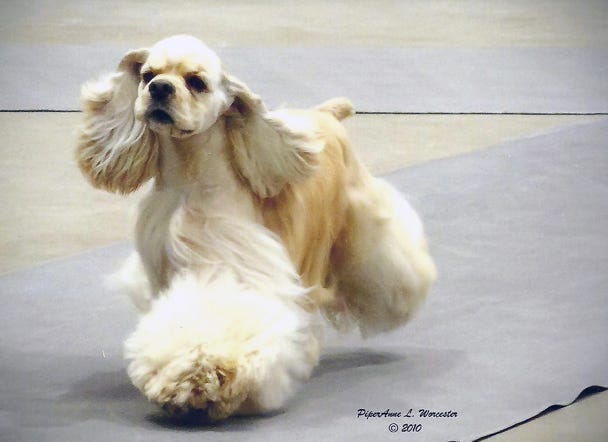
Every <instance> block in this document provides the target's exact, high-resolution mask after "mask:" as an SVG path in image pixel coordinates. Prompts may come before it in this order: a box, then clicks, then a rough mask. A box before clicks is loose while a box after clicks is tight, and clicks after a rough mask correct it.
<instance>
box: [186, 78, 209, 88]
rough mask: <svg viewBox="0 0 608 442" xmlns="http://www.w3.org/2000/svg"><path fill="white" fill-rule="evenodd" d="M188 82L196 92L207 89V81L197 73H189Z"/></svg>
mask: <svg viewBox="0 0 608 442" xmlns="http://www.w3.org/2000/svg"><path fill="white" fill-rule="evenodd" d="M186 84H187V85H188V87H189V88H190V89H192V90H193V91H195V92H205V91H206V90H207V85H206V84H205V82H204V81H203V80H202V79H201V77H198V76H196V75H189V76H188V77H186Z"/></svg>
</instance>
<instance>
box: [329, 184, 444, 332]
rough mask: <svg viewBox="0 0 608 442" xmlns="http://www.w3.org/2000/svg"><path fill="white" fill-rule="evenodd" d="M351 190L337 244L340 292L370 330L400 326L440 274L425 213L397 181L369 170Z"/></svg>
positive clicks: (354, 315) (361, 324) (363, 328)
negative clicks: (427, 235) (399, 188)
mask: <svg viewBox="0 0 608 442" xmlns="http://www.w3.org/2000/svg"><path fill="white" fill-rule="evenodd" d="M364 178H365V179H364V180H362V182H361V183H360V184H359V185H356V186H353V187H351V188H350V189H349V190H348V192H349V199H350V216H349V219H348V222H347V224H346V227H345V229H344V231H343V232H342V235H341V237H340V239H339V241H338V242H337V244H336V246H335V254H334V255H335V256H334V271H335V274H336V276H337V285H338V292H339V297H338V299H340V300H341V302H342V305H343V306H345V308H346V310H347V313H348V314H349V315H350V316H352V318H353V319H354V320H355V321H356V322H357V323H358V325H359V327H360V329H361V333H362V334H363V335H364V336H366V335H370V334H373V333H376V332H385V331H389V330H391V329H393V328H396V327H398V326H400V325H402V324H403V323H405V322H406V321H407V320H408V319H410V318H411V316H412V315H413V313H415V312H416V311H417V309H418V308H419V307H420V305H421V304H422V302H423V300H424V299H425V297H426V295H427V292H428V290H429V287H430V286H431V284H432V283H433V282H434V280H435V277H436V271H435V265H434V263H433V260H432V259H431V257H430V255H429V253H428V249H427V244H426V239H425V236H424V231H423V227H422V223H421V221H420V218H419V217H418V215H417V213H416V212H415V211H414V209H413V208H412V207H411V206H410V205H409V203H408V202H407V201H406V200H405V198H404V197H403V196H401V195H400V194H399V193H398V192H397V191H396V190H395V189H394V188H393V187H392V186H390V185H389V184H388V183H386V182H385V181H383V180H381V179H377V178H372V177H370V176H366V177H364Z"/></svg>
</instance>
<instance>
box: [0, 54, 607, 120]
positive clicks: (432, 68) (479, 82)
mask: <svg viewBox="0 0 608 442" xmlns="http://www.w3.org/2000/svg"><path fill="white" fill-rule="evenodd" d="M127 49H129V48H128V47H123V46H116V45H114V46H113V45H83V46H78V45H26V44H12V45H8V44H4V45H0V59H1V60H2V63H1V64H0V78H2V82H1V83H0V109H5V110H15V109H29V110H32V109H51V110H74V109H78V108H79V104H78V94H79V90H80V85H81V84H82V83H83V82H84V81H86V80H88V79H90V78H92V77H95V76H97V75H98V74H100V73H101V72H108V71H110V70H112V69H113V68H114V67H115V66H116V65H117V63H118V61H119V60H120V58H121V56H122V55H123V54H124V52H125V51H126V50H127ZM218 52H219V54H220V56H221V57H222V59H223V61H224V63H225V65H226V67H227V69H229V70H230V71H232V72H233V73H234V74H236V75H238V76H239V77H241V78H242V79H243V80H244V81H246V82H247V83H248V84H249V86H250V87H251V88H252V90H254V91H256V92H258V93H259V94H260V95H262V97H263V98H264V99H265V101H266V102H267V103H268V105H269V106H271V107H275V106H278V105H283V104H285V105H288V106H298V107H300V106H311V105H315V104H317V103H319V102H321V101H323V100H326V99H327V98H329V97H333V96H337V95H345V96H347V97H349V98H351V100H352V101H353V102H354V104H355V106H356V108H357V110H359V111H365V112H378V111H383V112H526V113H530V112H531V113H534V112H537V113H543V112H544V113H600V112H608V82H606V81H605V79H606V78H607V77H608V51H606V50H603V49H583V48H499V49H479V48H477V49H465V48H409V49H407V48H373V49H369V48H367V49H363V48H362V49H353V48H342V49H332V48H261V47H257V48H256V47H252V48H244V47H225V48H219V49H218Z"/></svg>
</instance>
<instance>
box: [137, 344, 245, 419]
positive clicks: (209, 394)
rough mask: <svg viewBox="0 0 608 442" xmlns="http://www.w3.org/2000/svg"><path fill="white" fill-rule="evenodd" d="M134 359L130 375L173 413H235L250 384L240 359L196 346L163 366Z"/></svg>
mask: <svg viewBox="0 0 608 442" xmlns="http://www.w3.org/2000/svg"><path fill="white" fill-rule="evenodd" d="M146 365H147V364H146V361H145V360H137V359H136V360H133V361H132V362H131V364H130V366H129V375H130V376H131V379H132V380H133V382H134V384H135V385H136V387H138V388H139V389H140V390H141V391H142V393H143V394H144V395H145V396H146V397H147V398H148V400H150V401H151V402H154V403H156V404H158V405H160V406H161V407H162V408H163V409H164V410H166V411H167V412H169V413H170V414H171V415H174V416H180V415H184V414H186V413H188V412H189V411H192V410H203V411H205V413H206V414H207V416H208V417H209V418H210V419H212V420H219V419H224V418H227V417H228V416H230V415H232V414H234V412H235V411H237V409H238V408H239V406H240V405H241V404H242V403H243V401H244V400H245V399H246V398H247V394H248V391H249V389H250V388H248V383H247V382H246V381H245V379H243V378H244V376H243V375H242V370H239V368H238V366H237V362H236V361H231V360H229V359H226V358H222V357H218V356H212V355H209V354H206V353H205V351H204V349H202V348H193V349H191V350H189V351H184V352H182V353H181V354H179V355H176V356H175V357H174V358H172V360H170V361H168V362H167V363H166V365H164V366H162V367H152V366H146Z"/></svg>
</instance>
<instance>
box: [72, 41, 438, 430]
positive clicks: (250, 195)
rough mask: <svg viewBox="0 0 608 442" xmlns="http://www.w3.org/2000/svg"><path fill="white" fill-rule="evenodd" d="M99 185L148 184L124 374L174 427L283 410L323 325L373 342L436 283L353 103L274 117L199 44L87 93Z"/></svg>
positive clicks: (164, 50) (89, 157) (86, 146)
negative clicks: (375, 162) (364, 139)
mask: <svg viewBox="0 0 608 442" xmlns="http://www.w3.org/2000/svg"><path fill="white" fill-rule="evenodd" d="M82 101H83V110H84V123H83V125H82V127H81V130H80V136H79V140H78V145H77V149H76V159H77V162H78V166H79V167H80V169H81V171H82V172H83V174H84V175H85V177H86V178H87V179H88V180H89V182H90V183H91V184H92V185H93V186H95V187H97V188H101V189H105V190H107V191H110V192H116V193H120V194H127V193H130V192H133V191H134V190H136V189H137V188H139V187H140V186H142V185H143V184H144V183H145V182H147V181H148V180H153V184H152V185H151V186H150V190H149V192H148V194H147V196H146V197H145V198H144V199H143V201H142V202H141V204H140V207H139V212H138V220H137V224H136V233H135V248H136V252H134V254H133V255H132V256H131V257H129V259H128V260H127V262H126V263H125V265H124V266H123V268H122V270H120V271H119V272H118V273H117V274H116V275H115V276H114V277H113V278H112V280H113V281H114V282H115V283H116V284H119V285H120V286H121V289H122V290H124V291H125V292H127V293H128V294H129V295H130V296H131V298H132V299H133V301H134V303H135V304H136V306H137V307H138V308H139V309H140V310H141V317H140V319H139V323H138V325H137V327H136V329H135V331H134V332H133V334H132V335H131V336H130V337H129V338H128V339H127V341H126V343H125V356H126V358H127V359H128V361H129V365H128V374H129V376H130V378H131V380H132V382H133V384H134V385H135V386H136V387H137V388H138V389H139V390H140V391H141V392H142V393H143V394H144V395H145V396H146V397H147V398H148V399H149V400H150V401H153V402H154V403H157V404H159V405H161V406H162V407H163V408H165V409H167V410H168V411H169V412H172V413H182V412H186V411H190V410H203V413H204V414H206V415H207V416H208V417H209V418H211V419H223V418H226V417H228V416H231V415H234V414H257V413H265V412H269V411H272V410H277V409H279V408H281V407H282V406H283V405H284V404H285V403H286V401H287V400H288V399H289V398H290V397H291V396H292V395H293V393H294V391H295V390H296V389H297V388H298V386H299V385H301V384H302V383H303V382H304V381H305V380H306V379H307V378H308V377H309V376H310V374H311V372H312V370H313V368H314V367H315V366H316V365H317V363H318V361H319V353H320V340H321V336H320V329H321V327H320V325H319V321H318V318H319V317H325V318H326V319H328V320H329V322H330V323H332V324H333V325H334V326H336V327H338V328H340V329H344V328H347V327H349V326H354V327H358V328H359V329H360V331H361V333H362V334H363V335H364V336H366V335H369V334H372V333H376V332H385V331H389V330H392V329H394V328H396V327H398V326H400V325H402V324H403V323H405V322H406V321H407V320H408V319H410V318H411V317H412V315H413V314H414V313H415V312H416V310H417V309H418V308H419V307H420V305H421V303H422V302H423V300H424V299H425V297H426V294H427V291H428V290H429V287H430V286H431V284H432V283H433V281H434V279H435V267H434V264H433V261H432V259H431V257H430V256H429V253H428V250H427V245H426V240H425V236H424V232H423V227H422V223H421V221H420V219H419V217H418V215H417V214H416V212H415V211H414V210H413V209H412V208H411V207H410V205H409V204H408V203H407V202H406V201H405V199H404V198H403V197H402V196H401V195H400V194H399V193H397V191H396V190H395V189H393V188H392V187H391V186H390V185H389V184H387V183H386V182H385V181H383V180H381V179H378V178H374V177H372V176H371V175H370V174H369V172H368V171H367V170H366V169H365V167H364V166H363V165H362V164H361V162H360V161H359V160H358V159H357V156H356V155H355V153H354V152H353V150H352V149H351V147H350V145H349V141H348V138H347V135H346V132H345V129H344V127H343V126H342V124H341V123H340V120H342V119H344V118H346V117H348V116H349V115H351V114H352V113H353V110H352V107H351V104H350V102H349V101H348V100H346V99H344V98H335V99H332V100H329V101H327V102H325V103H323V104H321V105H319V106H317V107H315V108H312V109H306V110H287V109H280V110H275V111H269V110H268V109H267V108H266V107H265V105H264V103H263V102H262V100H261V99H260V97H259V96H257V95H256V94H254V93H253V92H252V91H250V90H249V88H248V87H247V86H246V85H245V84H243V83H242V82H241V81H239V80H238V79H237V78H235V77H234V76H232V75H230V74H229V73H228V72H226V71H225V70H224V69H223V67H222V64H221V62H220V60H219V58H218V57H217V55H216V54H215V53H214V52H212V51H211V50H210V49H209V48H208V47H206V46H205V45H204V44H202V43H201V42H200V41H198V40H197V39H195V38H193V37H189V36H174V37H170V38H167V39H164V40H162V41H160V42H158V43H157V44H155V45H154V46H152V47H151V48H150V49H139V50H135V51H131V52H129V53H127V54H126V55H125V56H124V58H123V59H122V61H121V62H120V64H119V65H118V68H117V71H116V72H114V73H112V74H109V75H107V76H105V77H101V78H100V79H98V80H95V81H92V82H89V83H87V84H85V85H84V86H83V88H82Z"/></svg>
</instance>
